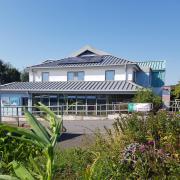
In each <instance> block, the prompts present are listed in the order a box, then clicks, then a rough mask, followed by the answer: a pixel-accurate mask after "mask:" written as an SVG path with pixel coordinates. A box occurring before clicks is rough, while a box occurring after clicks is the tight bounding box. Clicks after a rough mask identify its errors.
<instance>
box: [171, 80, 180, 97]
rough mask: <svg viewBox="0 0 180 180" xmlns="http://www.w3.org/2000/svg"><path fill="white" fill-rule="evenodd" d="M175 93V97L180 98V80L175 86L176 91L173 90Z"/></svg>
mask: <svg viewBox="0 0 180 180" xmlns="http://www.w3.org/2000/svg"><path fill="white" fill-rule="evenodd" d="M173 95H174V96H175V98H177V99H179V98H180V82H179V83H178V84H177V85H175V87H174V91H173Z"/></svg>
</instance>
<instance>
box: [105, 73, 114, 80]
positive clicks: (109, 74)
mask: <svg viewBox="0 0 180 180" xmlns="http://www.w3.org/2000/svg"><path fill="white" fill-rule="evenodd" d="M114 75H115V71H114V70H107V71H106V72H105V80H106V81H114Z"/></svg>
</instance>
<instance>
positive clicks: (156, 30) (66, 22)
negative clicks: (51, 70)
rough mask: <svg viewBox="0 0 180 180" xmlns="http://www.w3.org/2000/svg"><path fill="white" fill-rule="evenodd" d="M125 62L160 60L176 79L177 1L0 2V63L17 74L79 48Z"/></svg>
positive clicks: (179, 72)
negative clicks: (100, 51) (8, 65)
mask: <svg viewBox="0 0 180 180" xmlns="http://www.w3.org/2000/svg"><path fill="white" fill-rule="evenodd" d="M86 44H90V45H92V46H93V47H96V48H98V49H101V50H104V51H107V52H109V53H111V54H113V55H115V56H118V57H122V58H126V59H128V60H135V61H140V60H166V61H167V74H166V84H174V83H177V81H178V80H180V1H179V0H151V1H149V0H53V1H52V0H29V1H27V0H0V59H2V60H4V61H6V62H10V63H11V64H12V65H14V66H15V67H17V68H19V69H20V70H21V69H22V68H24V67H26V66H28V65H33V64H37V63H40V62H42V61H43V60H46V59H59V58H63V57H65V56H68V55H69V54H71V53H72V52H74V51H76V50H78V49H79V48H81V47H82V46H84V45H86Z"/></svg>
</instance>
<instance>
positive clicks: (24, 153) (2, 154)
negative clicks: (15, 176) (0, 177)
mask: <svg viewBox="0 0 180 180" xmlns="http://www.w3.org/2000/svg"><path fill="white" fill-rule="evenodd" d="M15 135H16V136H20V135H19V134H17V133H16V134H15ZM40 154H41V149H40V148H38V147H36V146H34V145H33V144H31V143H28V142H22V141H21V140H19V139H17V138H13V137H12V136H11V135H10V134H9V133H8V132H7V131H4V130H2V129H0V174H12V173H13V169H12V167H11V166H10V162H12V161H13V160H15V161H18V162H22V163H23V164H26V166H28V162H29V156H30V155H32V156H33V157H37V156H40Z"/></svg>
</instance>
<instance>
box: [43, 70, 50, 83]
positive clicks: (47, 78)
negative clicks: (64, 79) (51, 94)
mask: <svg viewBox="0 0 180 180" xmlns="http://www.w3.org/2000/svg"><path fill="white" fill-rule="evenodd" d="M47 81H49V72H42V82H47Z"/></svg>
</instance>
